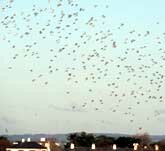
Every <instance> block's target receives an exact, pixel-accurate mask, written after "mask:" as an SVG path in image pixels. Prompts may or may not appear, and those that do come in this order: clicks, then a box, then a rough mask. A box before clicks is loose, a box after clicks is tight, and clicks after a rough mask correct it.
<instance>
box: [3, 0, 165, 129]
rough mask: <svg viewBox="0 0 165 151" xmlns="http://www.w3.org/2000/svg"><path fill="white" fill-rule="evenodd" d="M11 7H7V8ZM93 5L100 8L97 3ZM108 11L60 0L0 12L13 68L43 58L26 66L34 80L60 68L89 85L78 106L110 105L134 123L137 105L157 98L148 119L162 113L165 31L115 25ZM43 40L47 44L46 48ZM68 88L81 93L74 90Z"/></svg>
mask: <svg viewBox="0 0 165 151" xmlns="http://www.w3.org/2000/svg"><path fill="white" fill-rule="evenodd" d="M10 2H12V3H14V2H13V1H10ZM49 2H50V1H49ZM50 3H51V2H50ZM9 7H11V6H10V5H6V7H3V8H2V11H3V14H5V10H6V9H7V8H9ZM92 7H93V8H94V9H95V10H96V11H99V6H98V5H97V4H93V6H92ZM104 7H105V9H109V8H110V7H109V5H105V6H104ZM84 16H85V17H84ZM108 17H109V16H108V15H106V14H101V12H100V15H96V16H90V14H88V11H87V10H86V8H83V7H81V6H79V3H78V2H76V1H72V0H67V1H66V0H59V1H58V2H57V4H56V6H55V8H52V7H50V8H40V7H38V6H37V5H33V7H32V9H31V10H30V11H22V12H15V13H13V14H10V15H4V16H3V17H0V28H1V30H2V31H5V32H4V33H0V39H1V40H3V41H4V42H6V43H7V44H8V46H10V48H11V50H12V56H11V61H10V62H11V65H10V66H9V67H8V69H9V70H14V69H15V68H16V65H17V63H16V61H17V60H19V59H21V60H22V61H23V63H25V62H27V61H29V62H30V61H32V62H37V63H36V64H38V65H36V66H32V67H30V68H29V69H26V70H28V72H29V73H32V74H33V75H34V78H33V79H31V81H32V83H36V82H37V81H39V80H40V79H41V81H42V83H43V85H47V86H49V84H50V82H49V75H51V76H53V75H54V76H56V74H58V73H60V74H62V75H63V76H64V77H65V79H63V80H64V81H66V82H68V83H69V84H70V85H72V86H73V87H74V86H75V88H76V87H77V85H78V86H80V87H81V86H83V85H84V83H85V84H86V85H87V87H86V88H84V87H82V89H87V92H86V96H87V97H86V98H87V99H86V101H84V102H80V103H78V104H79V105H78V106H77V105H72V107H71V109H72V110H73V111H74V110H76V108H81V109H84V110H86V109H87V108H88V107H91V106H92V108H93V110H94V111H100V110H103V109H105V108H106V109H107V112H108V111H110V112H111V113H112V114H113V113H114V114H115V113H119V112H121V114H123V115H124V116H126V117H128V119H129V121H130V122H131V123H133V122H134V121H135V117H136V114H137V113H135V110H136V108H138V106H139V109H140V108H141V107H142V106H147V105H149V106H150V104H155V110H154V111H153V115H151V114H150V115H148V116H147V117H146V120H150V119H152V118H158V117H159V116H160V113H159V111H158V110H157V108H156V105H158V106H159V104H160V103H164V99H165V97H164V95H163V87H164V81H165V72H164V67H165V66H164V63H165V48H164V40H165V33H155V31H152V29H149V30H146V31H139V30H138V29H137V30H136V29H132V30H131V29H130V30H127V23H120V24H119V25H117V26H115V27H114V26H113V27H111V23H110V22H109V21H108V20H109V19H108ZM159 24H160V23H159V22H156V23H155V25H157V26H159ZM44 44H45V45H47V46H46V47H45V48H42V47H44ZM41 62H42V63H43V62H44V65H45V66H47V67H46V69H45V70H40V69H37V68H42V63H41ZM40 63H41V64H40ZM39 70H40V71H42V72H40V73H39V72H38V71H39ZM45 79H47V80H45ZM61 83H62V81H61ZM64 91H65V93H66V95H72V96H74V95H76V94H75V93H74V92H72V90H69V89H67V90H64ZM80 91H81V90H80ZM102 93H104V97H103V95H102ZM104 98H105V99H104ZM126 102H127V103H128V104H127V103H126ZM124 104H127V105H125V106H126V108H125V109H124V110H122V109H121V108H122V107H123V105H124ZM108 105H109V106H110V107H108ZM141 129H142V127H139V130H141Z"/></svg>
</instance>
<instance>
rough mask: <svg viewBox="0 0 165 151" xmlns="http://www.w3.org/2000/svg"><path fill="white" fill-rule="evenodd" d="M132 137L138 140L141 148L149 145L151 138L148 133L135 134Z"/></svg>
mask: <svg viewBox="0 0 165 151" xmlns="http://www.w3.org/2000/svg"><path fill="white" fill-rule="evenodd" d="M134 137H135V138H137V139H140V140H141V145H143V146H144V145H148V144H150V143H151V137H150V135H149V134H148V133H143V134H136V135H135V136H134Z"/></svg>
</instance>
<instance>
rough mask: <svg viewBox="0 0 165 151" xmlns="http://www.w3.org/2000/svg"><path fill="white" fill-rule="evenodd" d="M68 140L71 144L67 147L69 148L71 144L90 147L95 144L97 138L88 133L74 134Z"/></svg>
mask: <svg viewBox="0 0 165 151" xmlns="http://www.w3.org/2000/svg"><path fill="white" fill-rule="evenodd" d="M67 139H68V141H69V142H68V143H67V145H66V146H65V147H69V144H70V143H74V144H75V146H81V147H90V146H91V144H92V143H95V136H94V135H93V134H87V133H86V132H81V133H72V134H70V135H69V136H68V138H67Z"/></svg>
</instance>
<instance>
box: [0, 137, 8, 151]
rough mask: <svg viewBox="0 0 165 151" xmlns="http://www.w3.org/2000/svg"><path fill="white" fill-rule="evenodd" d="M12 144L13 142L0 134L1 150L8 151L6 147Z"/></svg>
mask: <svg viewBox="0 0 165 151" xmlns="http://www.w3.org/2000/svg"><path fill="white" fill-rule="evenodd" d="M10 146H11V143H10V142H9V140H8V139H7V138H6V137H4V136H0V151H6V148H8V147H10Z"/></svg>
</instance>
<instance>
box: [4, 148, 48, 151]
mask: <svg viewBox="0 0 165 151" xmlns="http://www.w3.org/2000/svg"><path fill="white" fill-rule="evenodd" d="M6 151H48V150H47V149H36V148H34V149H33V148H28V149H25V148H6Z"/></svg>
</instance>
